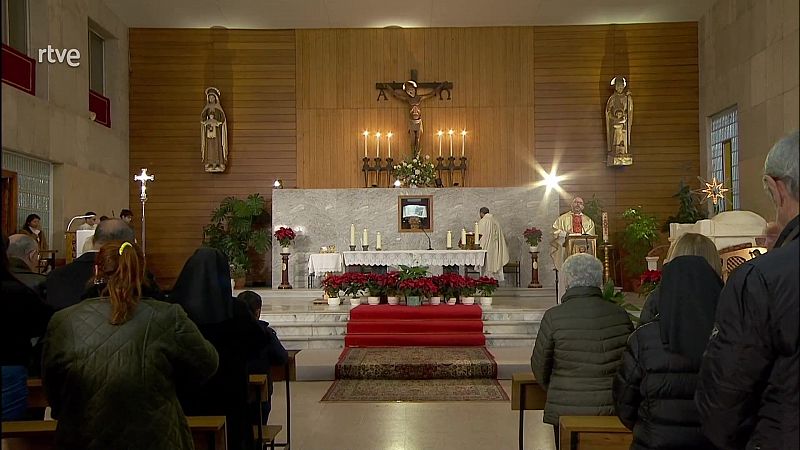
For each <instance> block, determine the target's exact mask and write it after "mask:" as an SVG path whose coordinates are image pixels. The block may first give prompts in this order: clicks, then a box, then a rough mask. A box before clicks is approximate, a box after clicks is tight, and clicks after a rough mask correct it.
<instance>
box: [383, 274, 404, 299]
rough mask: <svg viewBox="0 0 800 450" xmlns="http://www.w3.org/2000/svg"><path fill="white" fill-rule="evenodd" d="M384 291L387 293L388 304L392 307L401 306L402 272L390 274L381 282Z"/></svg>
mask: <svg viewBox="0 0 800 450" xmlns="http://www.w3.org/2000/svg"><path fill="white" fill-rule="evenodd" d="M381 283H382V284H383V290H384V292H385V293H386V303H388V304H390V305H399V304H400V297H398V296H397V295H398V293H399V287H398V284H399V283H400V272H389V273H387V274H386V276H385V277H383V280H381Z"/></svg>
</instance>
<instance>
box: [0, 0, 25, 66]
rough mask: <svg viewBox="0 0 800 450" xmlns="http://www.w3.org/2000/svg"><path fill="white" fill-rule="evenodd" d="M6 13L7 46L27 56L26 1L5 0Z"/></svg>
mask: <svg viewBox="0 0 800 450" xmlns="http://www.w3.org/2000/svg"><path fill="white" fill-rule="evenodd" d="M3 3H4V6H7V8H8V12H7V13H6V11H3V13H4V14H8V16H7V20H8V25H7V26H8V36H7V39H8V41H7V44H8V45H9V46H10V47H12V48H14V49H16V50H19V51H21V52H22V53H25V54H28V1H27V0H5V1H4V2H3Z"/></svg>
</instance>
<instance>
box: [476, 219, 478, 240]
mask: <svg viewBox="0 0 800 450" xmlns="http://www.w3.org/2000/svg"><path fill="white" fill-rule="evenodd" d="M475 242H478V222H475Z"/></svg>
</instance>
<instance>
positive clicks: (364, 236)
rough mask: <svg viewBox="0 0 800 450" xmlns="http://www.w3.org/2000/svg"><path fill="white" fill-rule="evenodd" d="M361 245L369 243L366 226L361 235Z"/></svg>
mask: <svg viewBox="0 0 800 450" xmlns="http://www.w3.org/2000/svg"><path fill="white" fill-rule="evenodd" d="M361 245H369V233H367V229H366V228H364V234H362V236H361Z"/></svg>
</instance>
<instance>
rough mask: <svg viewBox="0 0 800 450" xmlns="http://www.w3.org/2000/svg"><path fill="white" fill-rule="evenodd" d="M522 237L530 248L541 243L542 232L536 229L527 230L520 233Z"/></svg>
mask: <svg viewBox="0 0 800 450" xmlns="http://www.w3.org/2000/svg"><path fill="white" fill-rule="evenodd" d="M522 236H524V237H525V240H526V241H528V245H530V246H531V247H535V246H537V245H539V243H540V242H542V230H540V229H538V228H536V227H531V228H528V229H527V230H525V231H524V232H523V233H522Z"/></svg>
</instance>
